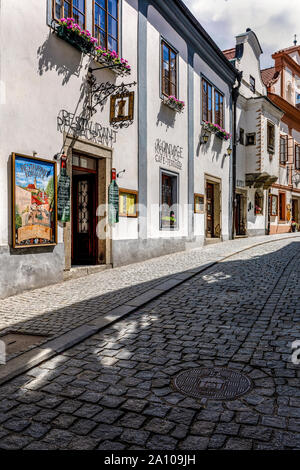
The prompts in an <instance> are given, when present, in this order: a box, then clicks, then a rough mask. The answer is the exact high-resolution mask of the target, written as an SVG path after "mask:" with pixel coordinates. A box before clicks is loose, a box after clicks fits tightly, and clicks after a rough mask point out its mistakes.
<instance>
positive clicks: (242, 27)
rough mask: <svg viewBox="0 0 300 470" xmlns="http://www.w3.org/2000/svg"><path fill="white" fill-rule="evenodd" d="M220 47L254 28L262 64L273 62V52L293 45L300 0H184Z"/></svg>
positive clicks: (231, 42) (264, 65) (230, 44)
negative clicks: (261, 51) (258, 42)
mask: <svg viewBox="0 0 300 470" xmlns="http://www.w3.org/2000/svg"><path fill="white" fill-rule="evenodd" d="M184 3H185V4H186V5H187V6H188V7H189V9H190V10H191V12H192V13H193V14H194V16H195V17H196V18H197V19H198V21H199V22H200V23H201V25H202V26H203V27H204V29H205V30H206V31H207V32H208V34H210V36H211V37H212V38H213V40H214V41H215V42H216V43H217V45H218V46H219V47H220V49H227V48H230V47H233V46H234V45H235V36H236V35H237V34H240V33H242V32H244V31H246V29H247V28H251V29H252V30H253V31H254V32H255V33H256V35H257V37H258V40H259V41H260V43H261V46H262V50H263V51H264V54H263V56H262V58H261V64H262V66H263V67H268V66H270V65H273V60H272V58H271V55H272V53H273V52H275V51H277V50H279V49H283V48H285V47H289V46H292V45H293V40H294V34H298V44H300V31H299V29H300V28H299V27H298V23H299V17H300V2H299V0H289V2H286V1H282V0H251V1H250V0H184Z"/></svg>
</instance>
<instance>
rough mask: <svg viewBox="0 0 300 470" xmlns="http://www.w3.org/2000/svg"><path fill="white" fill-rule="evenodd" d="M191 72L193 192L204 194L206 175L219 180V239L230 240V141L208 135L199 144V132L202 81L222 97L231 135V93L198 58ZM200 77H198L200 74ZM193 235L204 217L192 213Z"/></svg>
mask: <svg viewBox="0 0 300 470" xmlns="http://www.w3.org/2000/svg"><path fill="white" fill-rule="evenodd" d="M194 63H195V73H194V97H195V99H194V129H195V140H194V148H195V159H194V191H195V193H199V194H205V175H206V176H207V178H209V176H214V177H216V178H219V179H220V180H221V230H222V237H223V238H224V239H227V238H228V237H229V207H228V203H229V202H228V201H229V194H230V193H229V191H230V188H229V170H230V158H231V157H228V155H227V148H228V147H229V146H231V141H230V140H228V141H224V140H220V139H219V138H218V137H216V136H215V134H213V133H212V134H210V137H209V141H208V143H207V144H202V145H199V142H200V138H201V131H202V125H201V123H202V103H201V78H202V75H203V76H204V77H205V78H207V79H208V80H209V81H210V82H211V83H212V85H213V86H215V87H216V88H217V89H219V90H220V91H221V92H222V93H223V94H224V128H225V130H226V131H227V132H230V133H231V132H232V130H231V123H230V92H229V88H228V85H227V84H226V83H225V82H224V81H223V80H222V79H221V78H220V77H219V76H218V75H217V74H216V73H215V72H214V71H213V70H211V69H210V68H209V67H208V65H207V64H206V63H205V62H204V61H203V60H202V59H201V58H200V57H199V56H197V55H196V56H195V58H194ZM200 74H201V75H200ZM195 216H197V217H195V220H197V222H195V235H197V236H199V235H201V236H204V235H205V217H204V216H202V214H195Z"/></svg>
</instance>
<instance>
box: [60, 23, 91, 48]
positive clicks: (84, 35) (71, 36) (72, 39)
mask: <svg viewBox="0 0 300 470" xmlns="http://www.w3.org/2000/svg"><path fill="white" fill-rule="evenodd" d="M55 31H56V34H57V35H58V37H59V38H61V39H64V40H65V41H67V42H68V43H69V44H71V45H72V46H73V47H75V48H76V49H78V50H79V51H80V52H83V53H84V54H89V53H91V52H93V51H94V49H95V44H96V43H97V39H96V38H93V36H92V35H91V33H90V32H89V31H87V30H83V29H81V28H80V26H79V25H78V24H77V23H75V20H74V18H61V19H60V20H59V21H58V26H57V28H55Z"/></svg>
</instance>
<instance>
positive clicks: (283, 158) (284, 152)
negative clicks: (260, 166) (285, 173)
mask: <svg viewBox="0 0 300 470" xmlns="http://www.w3.org/2000/svg"><path fill="white" fill-rule="evenodd" d="M287 159H288V136H287V135H281V136H280V163H281V165H285V164H286V162H287Z"/></svg>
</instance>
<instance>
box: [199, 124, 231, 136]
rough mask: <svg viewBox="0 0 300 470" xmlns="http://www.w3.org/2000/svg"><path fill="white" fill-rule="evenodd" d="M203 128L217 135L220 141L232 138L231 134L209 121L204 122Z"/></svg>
mask: <svg viewBox="0 0 300 470" xmlns="http://www.w3.org/2000/svg"><path fill="white" fill-rule="evenodd" d="M203 128H204V129H205V130H207V131H208V132H213V133H214V134H216V136H217V137H219V139H222V140H229V139H230V138H231V134H230V133H229V132H226V131H225V129H223V128H222V127H221V126H219V125H218V124H214V123H212V122H209V121H204V122H203Z"/></svg>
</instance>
